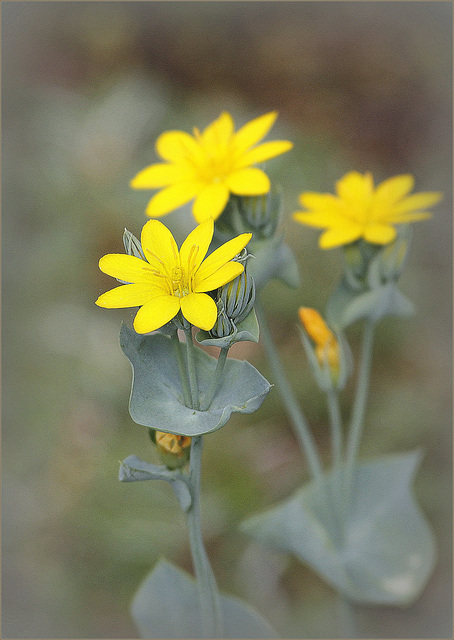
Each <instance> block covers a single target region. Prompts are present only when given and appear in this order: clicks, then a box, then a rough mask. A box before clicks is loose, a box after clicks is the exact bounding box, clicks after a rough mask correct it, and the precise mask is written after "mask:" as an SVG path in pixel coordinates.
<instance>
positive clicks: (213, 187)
mask: <svg viewBox="0 0 454 640" xmlns="http://www.w3.org/2000/svg"><path fill="white" fill-rule="evenodd" d="M228 199H229V190H228V188H227V187H226V185H225V184H224V183H221V182H219V183H215V184H210V185H208V186H205V187H203V188H201V190H200V192H199V193H198V195H197V197H196V199H195V202H194V205H193V207H192V213H193V214H194V218H195V219H196V220H197V222H203V221H204V220H206V219H207V218H213V219H214V220H215V219H216V218H218V217H219V216H220V215H221V213H222V212H223V210H224V208H225V205H226V204H227V201H228Z"/></svg>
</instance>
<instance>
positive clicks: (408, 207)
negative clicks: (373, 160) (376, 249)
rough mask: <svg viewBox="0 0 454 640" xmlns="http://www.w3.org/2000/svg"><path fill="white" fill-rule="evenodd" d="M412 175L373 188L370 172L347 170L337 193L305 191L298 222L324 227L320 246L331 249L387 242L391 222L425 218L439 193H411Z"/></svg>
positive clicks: (392, 234) (391, 234) (391, 233)
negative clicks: (365, 243) (358, 241)
mask: <svg viewBox="0 0 454 640" xmlns="http://www.w3.org/2000/svg"><path fill="white" fill-rule="evenodd" d="M413 185H414V180H413V176H411V175H400V176H395V177H393V178H389V179H388V180H385V181H384V182H382V183H381V184H379V185H378V186H377V187H374V182H373V178H372V175H371V174H370V173H366V174H364V175H362V174H361V173H358V172H356V171H351V172H350V173H347V174H346V175H345V176H344V177H343V178H342V179H341V180H339V181H338V182H337V183H336V193H337V195H332V194H330V193H313V192H309V191H306V192H304V193H302V194H301V195H300V196H299V201H300V203H301V204H302V205H303V207H306V209H308V211H297V212H295V213H294V214H293V218H294V219H295V220H296V221H297V222H301V223H302V224H306V225H309V226H311V227H318V228H321V229H326V230H325V232H324V233H323V234H322V235H321V236H320V240H319V245H320V247H321V248H322V249H332V248H333V247H339V246H341V245H344V244H349V243H350V242H354V241H355V240H358V239H359V238H364V239H365V240H366V241H367V242H370V243H372V244H388V243H389V242H392V241H393V240H394V238H395V237H396V229H395V228H394V226H393V225H395V224H402V223H406V222H414V221H416V220H424V219H426V218H430V216H431V215H432V214H431V213H428V212H427V211H424V209H427V207H430V206H432V205H433V204H436V203H437V202H438V201H439V200H440V199H441V194H440V193H436V192H424V193H414V194H412V195H408V194H409V193H410V191H411V190H412V189H413Z"/></svg>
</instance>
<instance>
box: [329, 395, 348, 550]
mask: <svg viewBox="0 0 454 640" xmlns="http://www.w3.org/2000/svg"><path fill="white" fill-rule="evenodd" d="M326 399H327V402H328V412H329V419H330V427H331V446H332V457H333V476H334V477H333V479H332V483H331V495H332V501H333V510H334V514H335V517H336V520H337V523H338V524H337V528H338V538H337V539H338V540H340V541H342V540H343V533H344V529H345V523H344V518H343V516H344V515H345V514H344V513H343V511H342V500H343V498H342V485H343V469H342V440H343V438H342V416H341V412H340V407H339V393H338V392H337V390H335V389H330V390H329V391H327V392H326Z"/></svg>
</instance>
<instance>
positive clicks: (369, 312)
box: [326, 278, 414, 330]
mask: <svg viewBox="0 0 454 640" xmlns="http://www.w3.org/2000/svg"><path fill="white" fill-rule="evenodd" d="M413 312H414V308H413V305H412V303H411V302H410V300H408V298H406V297H405V296H404V295H403V294H402V293H401V292H400V291H399V289H398V288H397V286H396V285H395V284H394V283H393V282H390V283H388V284H384V285H381V286H378V287H376V288H375V289H371V290H369V291H365V292H364V291H363V292H358V291H356V290H355V289H353V288H352V287H350V285H349V284H348V282H347V281H346V280H345V278H343V279H342V280H341V282H340V284H339V286H338V287H337V289H336V290H335V291H334V293H333V294H332V296H331V298H330V299H329V300H328V304H327V307H326V317H327V321H328V324H329V325H330V326H331V327H333V328H335V329H337V330H341V329H345V328H346V327H348V326H349V325H351V324H353V323H354V322H356V321H357V320H360V319H362V318H370V319H371V320H374V321H375V322H378V320H380V319H381V318H383V317H384V316H410V315H412V314H413Z"/></svg>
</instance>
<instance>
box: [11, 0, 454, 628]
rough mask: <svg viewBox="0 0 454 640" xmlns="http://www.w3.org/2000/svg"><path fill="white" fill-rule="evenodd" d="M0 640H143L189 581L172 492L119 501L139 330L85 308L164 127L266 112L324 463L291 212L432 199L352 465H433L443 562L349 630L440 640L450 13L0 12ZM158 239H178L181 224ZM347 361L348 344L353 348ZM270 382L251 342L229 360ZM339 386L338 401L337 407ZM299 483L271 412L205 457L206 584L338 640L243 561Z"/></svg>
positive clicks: (329, 259) (295, 596)
mask: <svg viewBox="0 0 454 640" xmlns="http://www.w3.org/2000/svg"><path fill="white" fill-rule="evenodd" d="M1 9H2V36H3V38H2V40H3V56H2V58H3V390H4V403H3V407H4V408H3V500H2V507H3V538H2V539H3V611H2V617H3V637H5V638H32V637H35V638H36V637H42V638H44V637H46V638H52V637H58V638H73V637H74V638H76V637H79V638H80V637H85V638H116V637H118V638H128V637H130V638H134V637H137V631H136V629H135V627H134V625H133V622H132V620H131V618H130V615H129V603H130V601H131V598H132V596H133V594H134V591H135V589H136V588H137V587H138V585H139V583H140V581H141V580H142V579H143V578H144V577H145V575H146V574H147V573H148V571H149V570H150V569H151V567H152V566H153V564H154V563H155V561H156V560H157V559H158V558H159V557H160V556H162V555H164V556H165V557H166V558H168V559H169V560H171V561H173V562H175V563H176V564H178V565H179V566H181V567H183V568H185V569H187V570H188V571H191V562H190V555H189V547H188V541H187V535H186V531H185V526H184V521H183V518H182V516H181V514H180V513H179V509H178V506H177V504H176V500H175V499H174V496H173V494H172V493H171V489H170V488H169V487H168V486H167V485H164V483H159V482H156V483H136V484H121V483H119V482H118V481H117V471H118V460H122V459H124V458H125V457H126V456H127V455H129V454H132V453H135V454H137V455H139V456H141V457H143V458H145V459H149V460H151V458H152V455H153V454H152V451H151V445H150V443H149V440H148V436H147V432H146V430H145V429H143V428H142V427H140V426H138V425H135V424H134V423H133V422H132V420H131V419H130V417H129V415H128V410H127V403H128V395H129V388H130V380H131V372H130V367H129V363H128V362H127V361H126V358H125V357H124V356H123V354H122V353H121V351H120V348H119V345H118V331H119V327H120V322H121V320H125V321H127V322H130V321H131V319H132V313H131V312H130V310H121V311H120V310H119V311H108V310H104V309H99V308H97V307H96V306H95V305H94V300H95V299H96V297H97V296H98V295H99V293H101V292H102V291H105V290H106V289H107V288H110V286H111V285H112V281H111V279H110V278H107V277H106V276H103V274H101V273H100V272H99V271H98V268H97V262H98V259H99V257H100V256H101V255H104V254H105V253H109V252H115V251H122V243H121V237H122V232H123V228H124V227H125V226H126V227H127V228H128V229H130V230H131V231H133V232H134V233H136V234H139V232H140V229H141V227H142V225H143V223H144V222H145V219H146V218H145V215H144V209H145V205H146V202H147V201H148V197H149V196H150V195H151V194H149V193H146V192H135V191H132V190H131V189H130V188H129V186H128V182H129V180H130V179H131V177H132V176H134V175H135V173H136V172H137V171H138V170H140V169H142V168H143V167H145V166H146V165H147V164H150V163H151V162H153V161H154V160H155V159H156V156H155V152H154V141H155V139H156V137H157V135H159V133H160V132H161V131H163V130H165V129H169V128H177V129H178V128H179V129H184V130H188V131H190V130H191V129H192V127H193V126H194V125H196V126H199V127H201V128H202V127H205V126H206V125H207V124H208V123H209V122H211V121H212V120H213V119H214V118H215V117H217V116H218V115H219V113H220V112H221V110H223V109H227V110H229V111H230V112H231V113H232V115H233V116H234V118H235V121H236V122H237V124H238V126H239V125H241V124H244V123H245V122H246V121H247V120H249V119H250V118H252V117H255V116H258V115H260V114H262V113H265V112H267V111H270V110H273V109H277V110H278V111H279V114H280V116H279V119H278V121H277V123H276V125H275V127H274V129H273V132H272V135H271V136H270V138H274V139H276V138H288V139H291V140H292V141H293V142H294V143H295V148H294V150H293V151H292V152H290V153H288V154H286V155H285V156H282V157H281V158H277V159H275V160H272V161H270V162H269V163H268V167H267V168H268V172H269V175H270V176H271V178H272V180H273V181H275V182H279V183H280V184H281V185H282V188H283V192H284V199H285V203H284V210H285V215H284V221H283V229H284V230H285V231H286V234H287V238H288V242H289V243H290V244H291V246H292V248H293V250H294V251H295V253H296V255H297V256H298V262H299V265H300V268H301V286H300V288H299V289H298V290H290V289H287V288H286V287H285V286H284V285H283V284H280V283H278V282H276V283H271V284H270V285H269V287H268V289H267V290H266V294H265V298H266V303H267V307H268V312H269V315H270V321H271V323H272V327H273V331H274V334H275V337H276V340H277V342H278V345H279V348H280V350H281V353H282V356H283V358H284V361H285V363H286V366H287V370H288V374H289V376H290V378H291V380H292V383H293V385H294V388H295V391H296V393H297V394H298V396H299V398H300V399H301V401H302V403H303V406H304V408H305V411H306V413H307V415H308V417H309V419H310V422H311V425H312V427H313V429H314V433H315V435H316V438H317V442H318V443H319V446H320V447H321V448H322V450H323V452H324V453H325V454H326V455H328V427H327V421H326V409H325V406H324V401H323V397H322V396H321V394H320V393H319V392H318V391H317V389H316V387H315V385H314V383H313V382H312V380H311V377H310V373H309V370H308V367H307V363H306V361H305V357H304V354H303V351H302V348H301V346H300V344H299V339H298V335H297V332H296V330H295V322H296V310H297V308H298V306H300V305H302V304H304V305H307V306H314V307H318V308H320V309H323V307H324V305H325V303H326V300H327V298H328V296H329V293H330V291H331V289H332V287H333V285H334V283H335V282H336V280H337V278H338V276H339V273H340V268H341V252H340V251H337V250H333V251H329V252H322V251H320V250H319V249H318V248H317V232H316V231H315V230H311V229H305V228H303V227H302V226H299V225H296V224H295V223H293V222H292V221H291V218H290V214H291V212H292V211H293V210H295V208H297V207H296V205H297V200H296V198H297V194H298V193H299V192H300V191H302V190H323V191H325V190H326V191H331V190H332V188H333V184H334V181H335V180H337V179H338V178H340V177H341V176H342V175H343V174H344V173H346V172H347V171H349V170H351V169H356V170H359V171H366V170H370V171H372V172H373V173H374V175H375V177H376V179H377V181H381V180H382V179H385V178H386V177H388V176H391V175H394V174H398V173H406V172H410V173H413V174H414V175H415V178H416V188H417V190H418V191H422V190H437V191H438V190H439V191H443V192H444V194H445V196H444V200H443V202H442V203H441V204H440V205H438V206H437V207H436V213H435V215H434V217H433V219H432V220H430V221H429V222H424V223H421V224H419V225H418V226H417V227H416V233H415V242H414V246H413V252H412V256H411V259H410V263H409V265H408V269H407V271H406V273H405V275H404V276H403V278H402V289H403V291H404V292H405V293H406V294H407V295H408V296H409V297H410V298H411V299H412V300H413V301H414V303H415V304H416V307H417V310H418V313H417V315H416V316H415V317H414V318H411V319H407V320H391V319H388V320H386V321H384V322H383V323H382V325H381V327H380V330H379V332H378V338H377V343H376V350H375V367H374V370H373V376H372V385H373V386H372V389H373V391H372V395H371V399H370V410H369V414H368V419H367V425H366V429H365V437H364V440H363V442H362V448H361V455H362V456H363V457H366V456H373V455H378V454H381V453H387V452H393V451H396V452H398V451H408V450H412V449H415V448H422V450H423V451H424V459H423V462H422V466H421V468H420V470H419V472H418V475H417V478H416V482H415V493H416V496H417V499H418V501H419V503H420V505H421V506H422V508H423V510H424V512H425V514H426V515H427V518H428V520H429V521H430V523H431V526H432V528H433V530H434V532H435V535H436V538H437V542H438V551H439V556H438V564H437V568H436V571H435V573H434V575H433V577H432V578H431V579H430V582H429V584H428V586H427V589H426V590H425V592H424V594H423V595H422V597H421V598H420V599H419V600H418V602H417V603H415V604H414V605H413V606H411V607H409V608H407V609H394V608H390V607H356V608H355V611H354V616H355V618H356V621H355V624H356V633H357V634H358V636H359V637H379V638H385V637H393V638H396V637H405V638H410V637H412V638H415V637H425V638H427V637H431V638H444V637H452V636H451V634H452V629H451V601H452V591H451V576H452V564H451V514H450V509H451V484H452V483H451V453H452V447H451V386H452V385H451V328H452V318H451V291H452V288H451V239H452V235H451V201H450V192H451V184H450V179H451V174H452V166H451V95H452V90H451V25H452V17H451V10H452V5H451V3H450V2H444V1H440V2H438V1H435V2H412V1H410V2H317V1H315V2H288V3H287V2H162V3H161V2H89V3H88V2H8V1H6V2H3V3H2V7H1ZM165 222H166V223H167V224H168V225H169V226H170V228H171V229H172V231H173V232H174V234H175V235H176V237H177V238H178V239H180V240H181V238H183V237H184V236H185V235H186V233H187V232H188V231H189V230H190V229H191V228H192V226H193V224H194V223H193V219H192V217H191V215H190V210H189V208H188V207H185V208H183V209H181V210H179V211H176V212H175V213H172V214H170V215H169V216H168V217H167V218H166V220H165ZM349 336H350V339H351V343H352V346H353V350H354V351H355V353H356V352H357V337H358V335H357V331H356V330H355V329H353V330H352V331H351V332H350V333H349ZM232 355H234V356H236V357H240V358H247V359H248V360H249V361H250V362H252V363H253V364H254V365H255V366H256V367H258V368H259V370H260V371H262V372H263V374H264V375H268V376H269V377H270V379H271V381H272V378H271V376H270V374H269V369H268V366H267V363H266V359H265V357H264V354H263V352H262V349H261V346H260V345H255V344H246V343H244V344H242V345H236V347H235V352H232ZM351 391H352V389H351V388H348V389H347V393H346V394H345V397H344V399H343V408H344V410H345V411H347V410H348V407H349V405H350V400H351ZM306 479H307V468H306V465H305V461H304V460H303V458H302V457H301V455H300V453H299V450H298V448H297V446H296V442H295V438H294V436H293V434H292V431H291V428H290V425H289V423H288V420H287V418H286V415H285V413H284V411H283V409H282V406H281V404H280V402H279V398H278V395H277V392H276V391H275V390H273V391H272V393H271V394H270V396H269V397H268V398H267V400H266V402H265V404H264V405H263V407H262V408H261V409H260V410H259V411H258V412H257V413H256V414H254V415H252V416H239V417H234V418H232V420H231V421H230V422H229V424H228V425H227V426H226V427H224V428H223V429H222V430H220V431H218V432H216V433H214V434H212V435H210V436H208V437H207V438H205V449H204V474H203V524H204V531H205V536H206V543H207V548H208V551H209V554H210V557H211V558H212V561H213V566H214V570H215V573H216V575H217V578H218V582H219V585H220V587H221V588H222V589H223V590H225V591H228V592H230V593H233V594H236V595H239V596H241V597H244V598H246V599H247V600H248V601H249V602H250V603H251V604H253V605H254V606H255V607H256V608H257V609H258V610H259V611H261V612H262V613H263V614H265V615H266V617H267V618H268V619H269V621H270V622H271V623H272V624H273V625H274V626H275V627H276V629H277V630H278V632H279V633H280V634H281V635H282V636H284V637H293V638H296V637H298V638H301V637H311V638H322V637H324V638H327V637H328V638H329V637H337V636H340V637H343V632H342V628H341V627H339V622H338V620H339V618H338V617H337V613H336V612H337V610H338V602H337V599H336V595H335V594H334V592H333V590H332V589H331V588H330V587H328V586H327V585H326V584H325V583H324V582H323V581H322V580H321V579H319V578H318V577H317V576H316V575H315V574H314V573H313V572H312V571H311V570H310V569H308V568H306V567H304V566H302V565H301V564H300V563H299V562H297V561H296V560H295V559H293V558H289V557H286V556H283V555H280V554H275V553H270V552H269V551H267V550H265V549H263V548H260V547H259V546H258V545H256V544H253V543H251V541H250V540H247V539H246V538H245V537H244V536H242V535H241V533H240V532H239V530H238V524H239V523H240V521H241V520H242V519H243V518H244V517H246V516H249V515H250V514H252V513H255V512H258V511H260V510H261V509H263V508H264V507H266V506H268V505H271V504H273V503H274V502H276V501H277V500H279V499H282V498H284V497H286V496H288V495H289V494H290V493H291V492H292V491H293V490H294V489H295V488H297V487H299V486H301V484H302V483H303V482H304V481H305V480H306Z"/></svg>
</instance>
